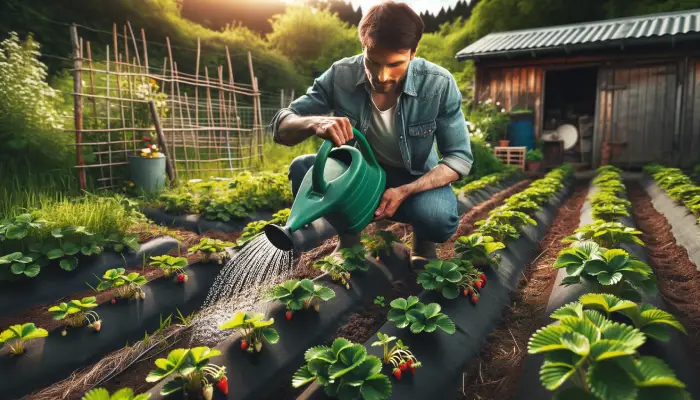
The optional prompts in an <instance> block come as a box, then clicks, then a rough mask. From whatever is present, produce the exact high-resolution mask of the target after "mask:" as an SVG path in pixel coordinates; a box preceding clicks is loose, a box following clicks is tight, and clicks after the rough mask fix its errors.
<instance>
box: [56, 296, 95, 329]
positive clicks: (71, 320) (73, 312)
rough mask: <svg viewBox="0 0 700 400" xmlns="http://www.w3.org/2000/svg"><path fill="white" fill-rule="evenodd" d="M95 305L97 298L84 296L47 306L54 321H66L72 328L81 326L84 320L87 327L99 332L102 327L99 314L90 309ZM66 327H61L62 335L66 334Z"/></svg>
mask: <svg viewBox="0 0 700 400" xmlns="http://www.w3.org/2000/svg"><path fill="white" fill-rule="evenodd" d="M95 307H97V298H95V297H94V296H93V297H84V298H82V299H81V300H71V301H69V302H68V303H60V304H59V305H57V306H53V307H51V308H49V312H50V313H51V314H52V315H53V319H55V320H56V321H62V320H65V321H66V325H68V326H72V327H74V328H79V327H81V326H83V325H84V324H85V323H86V322H87V323H88V327H90V328H93V329H94V330H95V331H97V332H99V331H100V329H102V320H101V319H100V316H99V315H98V314H97V313H96V312H95V311H93V310H92V308H95ZM66 333H67V331H66V328H65V327H64V328H63V331H62V332H61V334H62V335H64V336H65V335H66Z"/></svg>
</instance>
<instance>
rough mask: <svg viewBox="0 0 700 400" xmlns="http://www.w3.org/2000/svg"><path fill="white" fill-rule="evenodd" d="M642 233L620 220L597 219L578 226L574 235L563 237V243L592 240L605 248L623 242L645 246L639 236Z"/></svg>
mask: <svg viewBox="0 0 700 400" xmlns="http://www.w3.org/2000/svg"><path fill="white" fill-rule="evenodd" d="M641 234H642V232H641V231H639V230H637V229H634V228H630V227H628V226H626V225H624V224H622V223H620V222H606V221H603V220H597V221H594V222H593V223H590V224H587V225H584V226H582V227H580V228H577V229H576V230H575V231H574V234H573V235H570V236H567V237H565V238H564V239H562V243H575V242H578V241H586V240H591V241H594V242H596V243H597V244H598V245H599V246H601V247H605V248H612V247H617V246H619V245H621V244H638V245H640V246H644V242H642V240H641V239H640V238H639V236H640V235H641Z"/></svg>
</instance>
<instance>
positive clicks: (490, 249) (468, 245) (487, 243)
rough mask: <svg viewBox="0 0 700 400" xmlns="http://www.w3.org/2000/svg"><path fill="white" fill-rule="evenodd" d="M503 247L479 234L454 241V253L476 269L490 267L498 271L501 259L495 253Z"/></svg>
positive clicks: (490, 238)
mask: <svg viewBox="0 0 700 400" xmlns="http://www.w3.org/2000/svg"><path fill="white" fill-rule="evenodd" d="M505 247H506V246H505V245H504V244H503V243H501V242H498V241H496V240H494V238H493V237H491V236H486V235H483V234H481V233H473V234H471V235H469V236H460V237H459V238H457V240H456V241H455V253H457V254H458V255H459V256H460V258H461V259H462V260H469V261H471V263H472V264H473V265H474V266H475V267H476V268H485V267H491V268H493V269H498V263H499V262H500V260H501V257H500V255H499V254H496V253H495V252H496V251H497V250H501V249H504V248H505Z"/></svg>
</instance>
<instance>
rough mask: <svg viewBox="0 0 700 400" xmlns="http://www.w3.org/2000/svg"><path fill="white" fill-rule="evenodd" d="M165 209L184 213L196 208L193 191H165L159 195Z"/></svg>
mask: <svg viewBox="0 0 700 400" xmlns="http://www.w3.org/2000/svg"><path fill="white" fill-rule="evenodd" d="M158 201H159V202H160V205H161V207H163V210H165V211H166V212H170V213H176V214H180V213H184V212H187V211H191V210H193V209H194V205H195V202H194V196H192V193H163V194H161V195H160V196H158Z"/></svg>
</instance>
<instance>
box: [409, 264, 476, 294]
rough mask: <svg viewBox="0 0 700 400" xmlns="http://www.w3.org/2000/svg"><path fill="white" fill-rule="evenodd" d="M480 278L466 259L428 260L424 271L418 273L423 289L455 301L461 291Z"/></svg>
mask: <svg viewBox="0 0 700 400" xmlns="http://www.w3.org/2000/svg"><path fill="white" fill-rule="evenodd" d="M480 276H481V272H480V271H479V270H477V269H476V268H474V265H473V264H472V263H471V261H470V260H468V259H466V258H462V259H452V260H440V259H435V260H430V261H429V262H428V264H426V266H425V269H424V270H422V271H419V272H418V277H417V278H418V283H419V284H420V285H421V286H423V289H426V290H434V291H436V292H439V293H441V294H442V295H443V296H444V297H445V298H446V299H455V298H457V296H459V292H460V290H461V289H465V288H470V287H472V286H473V284H474V282H475V281H476V280H477V279H478V278H479V277H480Z"/></svg>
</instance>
